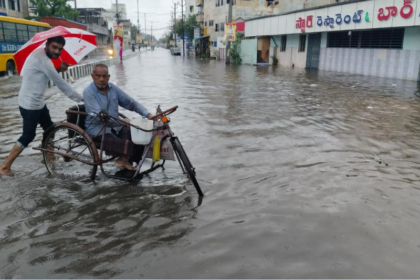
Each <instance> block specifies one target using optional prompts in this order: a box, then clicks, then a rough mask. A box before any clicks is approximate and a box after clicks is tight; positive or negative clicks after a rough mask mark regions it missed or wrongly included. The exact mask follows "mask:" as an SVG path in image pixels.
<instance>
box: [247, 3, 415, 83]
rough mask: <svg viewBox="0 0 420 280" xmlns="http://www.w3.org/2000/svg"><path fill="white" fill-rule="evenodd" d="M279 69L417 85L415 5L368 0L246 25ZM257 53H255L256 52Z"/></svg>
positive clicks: (248, 36) (274, 17)
mask: <svg viewBox="0 0 420 280" xmlns="http://www.w3.org/2000/svg"><path fill="white" fill-rule="evenodd" d="M245 37H246V38H248V39H255V38H257V39H258V38H267V37H270V38H271V40H270V57H271V56H273V55H275V56H276V57H277V58H278V61H279V65H282V66H287V67H296V68H309V69H319V70H326V71H336V72H344V73H352V74H362V75H370V76H379V77H387V78H399V79H406V80H419V67H420V0H369V1H359V2H356V3H351V4H346V5H338V4H334V5H329V6H326V7H324V8H319V9H313V10H303V11H297V12H294V13H289V14H285V15H280V16H272V17H265V18H256V19H252V20H248V21H246V27H245ZM255 51H256V52H258V50H255Z"/></svg>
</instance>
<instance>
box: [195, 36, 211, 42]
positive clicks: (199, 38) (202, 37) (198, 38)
mask: <svg viewBox="0 0 420 280" xmlns="http://www.w3.org/2000/svg"><path fill="white" fill-rule="evenodd" d="M208 37H210V35H206V36H201V37H197V38H194V40H196V41H197V40H201V39H204V38H208Z"/></svg>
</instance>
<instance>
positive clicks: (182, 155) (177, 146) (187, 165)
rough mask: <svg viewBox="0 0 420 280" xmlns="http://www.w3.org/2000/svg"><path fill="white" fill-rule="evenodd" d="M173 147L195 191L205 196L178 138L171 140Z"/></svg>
mask: <svg viewBox="0 0 420 280" xmlns="http://www.w3.org/2000/svg"><path fill="white" fill-rule="evenodd" d="M171 142H172V146H173V147H174V150H175V153H176V154H177V157H178V160H179V161H180V162H179V164H181V167H182V165H183V166H184V168H185V170H186V171H187V173H188V176H189V177H190V179H191V181H192V183H193V184H194V187H195V189H196V190H197V193H198V195H199V196H204V194H203V192H202V191H201V188H200V185H199V184H198V182H197V179H196V178H195V170H194V167H193V166H192V164H191V162H190V160H189V159H188V156H187V154H186V153H185V150H184V148H183V147H182V145H181V142H179V139H178V137H173V138H172V139H171Z"/></svg>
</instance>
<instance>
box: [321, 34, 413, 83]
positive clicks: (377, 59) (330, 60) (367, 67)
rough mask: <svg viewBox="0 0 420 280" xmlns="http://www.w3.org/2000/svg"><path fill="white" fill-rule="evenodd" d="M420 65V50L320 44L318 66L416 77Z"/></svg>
mask: <svg viewBox="0 0 420 280" xmlns="http://www.w3.org/2000/svg"><path fill="white" fill-rule="evenodd" d="M417 40H418V39H417ZM419 65H420V50H417V51H416V50H388V49H382V50H379V49H343V48H321V57H320V64H319V70H326V71H335V72H345V73H350V74H361V75H368V76H377V77H385V78H398V79H405V80H417V79H418V75H419Z"/></svg>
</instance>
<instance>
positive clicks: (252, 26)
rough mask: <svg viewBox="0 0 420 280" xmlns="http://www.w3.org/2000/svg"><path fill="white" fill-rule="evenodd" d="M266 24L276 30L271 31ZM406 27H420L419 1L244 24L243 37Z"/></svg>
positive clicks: (395, 0) (383, 1) (385, 0)
mask: <svg viewBox="0 0 420 280" xmlns="http://www.w3.org/2000/svg"><path fill="white" fill-rule="evenodd" d="M267 24H268V25H271V24H276V25H277V27H274V28H273V27H271V29H270V28H267V26H266V25H267ZM407 26H420V0H370V1H362V2H357V3H351V4H344V5H337V6H332V7H328V8H322V9H315V10H310V11H306V12H299V13H293V14H288V15H284V16H278V21H273V20H272V19H271V18H263V19H257V20H252V21H247V22H246V30H245V35H246V36H247V37H248V36H261V35H275V34H273V32H272V31H270V32H269V33H267V32H268V31H266V30H275V31H278V33H277V34H298V33H315V32H316V33H319V32H330V31H345V30H359V29H372V28H390V27H407ZM261 27H264V28H261ZM266 33H267V34H266Z"/></svg>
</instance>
